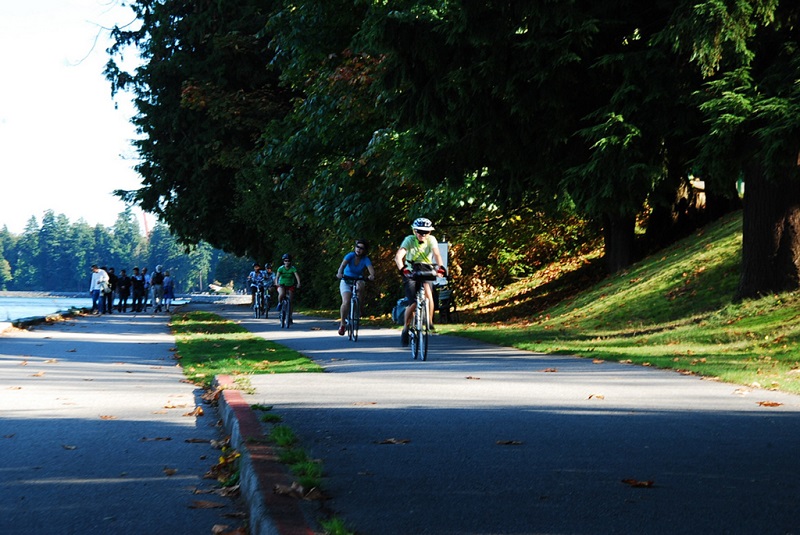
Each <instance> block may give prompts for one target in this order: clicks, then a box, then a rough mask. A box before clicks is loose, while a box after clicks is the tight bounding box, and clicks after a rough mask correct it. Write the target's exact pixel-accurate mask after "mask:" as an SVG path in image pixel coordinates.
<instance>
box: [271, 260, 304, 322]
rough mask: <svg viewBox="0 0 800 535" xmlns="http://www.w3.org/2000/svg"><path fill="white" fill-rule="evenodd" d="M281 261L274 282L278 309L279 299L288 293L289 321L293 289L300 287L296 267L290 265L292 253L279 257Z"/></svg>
mask: <svg viewBox="0 0 800 535" xmlns="http://www.w3.org/2000/svg"><path fill="white" fill-rule="evenodd" d="M281 261H282V263H283V265H282V266H280V267H279V268H278V270H277V271H276V273H275V284H276V286H277V287H278V310H280V303H281V300H282V299H283V298H284V296H286V295H287V294H288V296H289V321H290V322H291V321H292V300H293V299H294V291H295V289H296V288H300V275H299V274H298V273H297V267H295V266H294V265H292V255H290V254H289V253H286V254H284V255H283V256H282V257H281Z"/></svg>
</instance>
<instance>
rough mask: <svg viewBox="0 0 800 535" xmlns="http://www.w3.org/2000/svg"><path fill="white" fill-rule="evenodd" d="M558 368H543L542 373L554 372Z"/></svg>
mask: <svg viewBox="0 0 800 535" xmlns="http://www.w3.org/2000/svg"><path fill="white" fill-rule="evenodd" d="M557 371H558V368H545V369H543V370H542V372H543V373H556V372H557Z"/></svg>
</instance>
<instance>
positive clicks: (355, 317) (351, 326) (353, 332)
mask: <svg viewBox="0 0 800 535" xmlns="http://www.w3.org/2000/svg"><path fill="white" fill-rule="evenodd" d="M343 280H344V281H345V282H346V283H348V284H350V285H351V286H352V288H353V293H352V295H351V296H350V314H349V315H348V316H347V318H345V324H346V326H347V338H348V340H352V341H353V342H358V327H359V324H360V323H361V304H360V303H359V301H358V282H359V281H363V280H366V279H365V278H364V277H363V276H361V277H344V279H343Z"/></svg>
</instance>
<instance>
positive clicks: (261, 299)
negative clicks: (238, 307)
mask: <svg viewBox="0 0 800 535" xmlns="http://www.w3.org/2000/svg"><path fill="white" fill-rule="evenodd" d="M268 314H269V294H268V293H267V292H266V289H265V288H264V286H263V285H259V286H258V287H256V291H255V295H254V296H253V317H254V318H255V319H259V318H261V317H262V316H263V317H265V318H266V317H267V315H268Z"/></svg>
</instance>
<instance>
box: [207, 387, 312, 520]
mask: <svg viewBox="0 0 800 535" xmlns="http://www.w3.org/2000/svg"><path fill="white" fill-rule="evenodd" d="M214 386H215V388H219V389H221V391H220V396H219V409H220V414H221V415H222V421H223V424H224V426H225V430H226V431H227V432H228V433H230V436H231V446H232V447H234V448H235V449H236V450H237V451H238V452H239V453H240V454H241V457H240V458H239V462H240V464H239V469H240V485H241V486H240V488H241V492H242V497H243V498H244V499H245V501H246V502H247V507H248V509H249V516H250V533H251V535H313V534H314V533H316V532H315V531H314V530H313V529H311V527H310V523H309V521H308V519H307V518H306V516H305V514H304V512H303V510H302V508H301V507H300V503H299V502H298V501H297V500H296V499H295V498H290V497H287V496H281V495H278V494H276V493H275V492H273V488H274V487H275V485H287V486H288V485H291V483H292V479H291V477H290V476H289V473H288V471H287V470H286V467H285V466H284V465H283V464H281V463H279V462H278V460H277V456H276V454H275V451H274V450H273V448H272V447H271V446H270V445H269V444H268V443H267V441H266V440H267V438H266V436H264V434H263V432H262V430H261V422H259V420H258V417H257V416H256V413H255V412H254V411H253V409H251V408H250V405H249V404H248V403H247V402H246V401H245V399H244V397H243V396H242V393H241V392H239V391H238V390H235V389H234V388H235V387H234V383H233V379H232V378H231V377H230V376H228V375H218V376H217V377H216V378H215V381H214Z"/></svg>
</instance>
